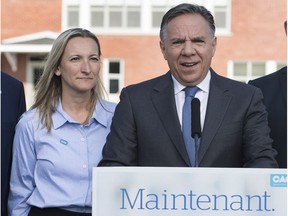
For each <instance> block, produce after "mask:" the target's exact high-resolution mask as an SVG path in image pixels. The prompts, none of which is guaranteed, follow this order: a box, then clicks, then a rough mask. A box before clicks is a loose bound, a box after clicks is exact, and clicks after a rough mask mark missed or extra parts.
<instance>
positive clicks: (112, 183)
mask: <svg viewBox="0 0 288 216" xmlns="http://www.w3.org/2000/svg"><path fill="white" fill-rule="evenodd" d="M92 197H93V198H92V199H93V201H92V215H93V216H218V215H219V216H220V215H221V216H236V215H237V216H270V215H271V216H287V215H288V214H287V169H250V168H170V167H97V168H94V170H93V194H92Z"/></svg>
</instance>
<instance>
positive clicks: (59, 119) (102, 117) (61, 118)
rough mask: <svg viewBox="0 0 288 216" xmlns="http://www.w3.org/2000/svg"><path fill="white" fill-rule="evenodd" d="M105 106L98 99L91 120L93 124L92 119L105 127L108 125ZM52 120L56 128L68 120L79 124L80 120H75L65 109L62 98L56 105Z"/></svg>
mask: <svg viewBox="0 0 288 216" xmlns="http://www.w3.org/2000/svg"><path fill="white" fill-rule="evenodd" d="M104 106H105V105H104V103H102V102H101V101H100V100H97V101H96V109H95V110H94V112H93V113H92V117H91V119H90V121H89V124H91V122H92V121H96V122H98V123H99V124H101V125H103V126H105V127H107V126H108V124H109V123H108V117H107V111H106V109H105V107H104ZM52 121H53V126H54V129H57V128H59V127H61V126H62V125H64V124H65V123H66V122H70V123H76V124H79V122H77V121H75V120H74V119H73V118H71V117H70V116H69V115H68V114H67V113H66V112H65V111H64V110H63V107H62V102H61V100H59V101H58V103H57V105H56V111H55V112H54V113H53V114H52Z"/></svg>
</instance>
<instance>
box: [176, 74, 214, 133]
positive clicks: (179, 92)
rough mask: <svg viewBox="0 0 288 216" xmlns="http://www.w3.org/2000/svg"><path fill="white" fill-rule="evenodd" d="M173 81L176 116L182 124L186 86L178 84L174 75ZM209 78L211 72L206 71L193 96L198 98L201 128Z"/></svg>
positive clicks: (205, 107)
mask: <svg viewBox="0 0 288 216" xmlns="http://www.w3.org/2000/svg"><path fill="white" fill-rule="evenodd" d="M172 79H173V83H174V93H175V101H176V108H177V112H178V118H179V121H180V125H181V126H182V109H183V105H184V102H185V91H183V89H185V88H186V86H183V85H182V84H180V83H179V82H178V81H177V80H176V79H175V77H174V76H173V75H172ZM210 79H211V74H210V71H208V73H207V75H206V77H205V78H204V80H203V81H202V82H201V83H199V84H198V85H197V87H198V88H199V90H198V91H197V93H196V95H195V98H198V99H199V100H200V118H201V129H202V130H203V126H204V121H205V115H206V109H207V102H208V95H209V88H210Z"/></svg>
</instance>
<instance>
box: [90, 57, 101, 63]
mask: <svg viewBox="0 0 288 216" xmlns="http://www.w3.org/2000/svg"><path fill="white" fill-rule="evenodd" d="M90 59H91V60H92V61H96V62H98V61H100V59H99V58H98V57H92V58H90Z"/></svg>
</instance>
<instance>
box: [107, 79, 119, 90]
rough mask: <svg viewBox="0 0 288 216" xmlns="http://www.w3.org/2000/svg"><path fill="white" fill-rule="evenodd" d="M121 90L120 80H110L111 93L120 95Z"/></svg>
mask: <svg viewBox="0 0 288 216" xmlns="http://www.w3.org/2000/svg"><path fill="white" fill-rule="evenodd" d="M118 90H119V81H118V79H110V81H109V93H112V94H113V93H114V94H115V93H118Z"/></svg>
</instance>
